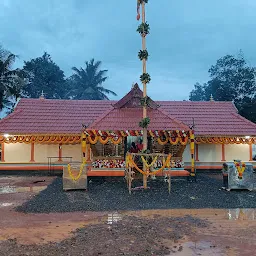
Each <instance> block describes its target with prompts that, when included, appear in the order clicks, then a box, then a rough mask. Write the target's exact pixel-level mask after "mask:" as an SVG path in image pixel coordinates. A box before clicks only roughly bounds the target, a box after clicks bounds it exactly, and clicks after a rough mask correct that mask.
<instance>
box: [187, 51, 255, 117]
mask: <svg viewBox="0 0 256 256" xmlns="http://www.w3.org/2000/svg"><path fill="white" fill-rule="evenodd" d="M209 75H210V80H209V81H208V82H207V83H205V84H204V85H201V84H199V83H196V84H195V88H194V89H193V90H192V91H191V92H190V96H189V99H190V100H192V101H202V100H209V99H210V97H211V95H212V96H213V99H214V100H215V101H233V102H234V103H235V105H236V107H237V109H238V111H239V113H240V114H241V115H243V116H244V117H246V118H247V119H249V120H252V121H254V122H255V121H256V95H255V92H256V80H255V78H256V71H255V68H254V67H250V66H248V64H247V63H246V60H245V59H244V56H243V54H241V53H240V54H239V55H238V56H237V57H234V56H232V55H226V56H224V57H222V58H220V59H219V60H217V62H216V64H215V65H213V66H212V67H211V68H210V69H209Z"/></svg>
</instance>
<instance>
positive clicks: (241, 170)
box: [235, 161, 246, 180]
mask: <svg viewBox="0 0 256 256" xmlns="http://www.w3.org/2000/svg"><path fill="white" fill-rule="evenodd" d="M241 164H242V166H241ZM235 166H236V169H237V172H238V179H240V180H241V179H242V178H243V173H244V171H245V168H246V165H245V163H239V162H237V161H235Z"/></svg>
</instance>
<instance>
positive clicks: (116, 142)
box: [111, 137, 122, 145]
mask: <svg viewBox="0 0 256 256" xmlns="http://www.w3.org/2000/svg"><path fill="white" fill-rule="evenodd" d="M121 141H122V137H118V139H117V140H115V139H114V138H111V142H112V143H113V144H114V145H118V144H120V143H121Z"/></svg>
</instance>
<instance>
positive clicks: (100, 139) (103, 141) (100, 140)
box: [98, 136, 109, 145]
mask: <svg viewBox="0 0 256 256" xmlns="http://www.w3.org/2000/svg"><path fill="white" fill-rule="evenodd" d="M98 139H99V142H100V143H101V144H103V145H105V144H107V143H108V141H109V137H106V139H105V140H104V139H103V138H102V137H101V136H99V137H98Z"/></svg>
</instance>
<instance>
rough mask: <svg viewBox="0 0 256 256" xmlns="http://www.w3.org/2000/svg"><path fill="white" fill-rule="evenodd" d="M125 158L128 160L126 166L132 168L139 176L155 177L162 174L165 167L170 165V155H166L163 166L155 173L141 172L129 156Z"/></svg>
mask: <svg viewBox="0 0 256 256" xmlns="http://www.w3.org/2000/svg"><path fill="white" fill-rule="evenodd" d="M127 158H128V159H127V160H128V166H130V167H134V168H135V169H136V170H137V171H138V172H140V173H141V174H143V175H147V176H149V175H155V174H156V173H158V172H162V171H163V170H164V169H165V168H166V167H167V165H170V160H171V155H168V157H167V159H166V161H165V162H163V166H162V167H161V168H160V169H158V170H156V171H153V172H149V171H146V172H144V171H143V170H141V169H140V168H139V167H138V166H137V164H136V163H135V162H134V160H133V159H132V157H131V155H128V156H127Z"/></svg>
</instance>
